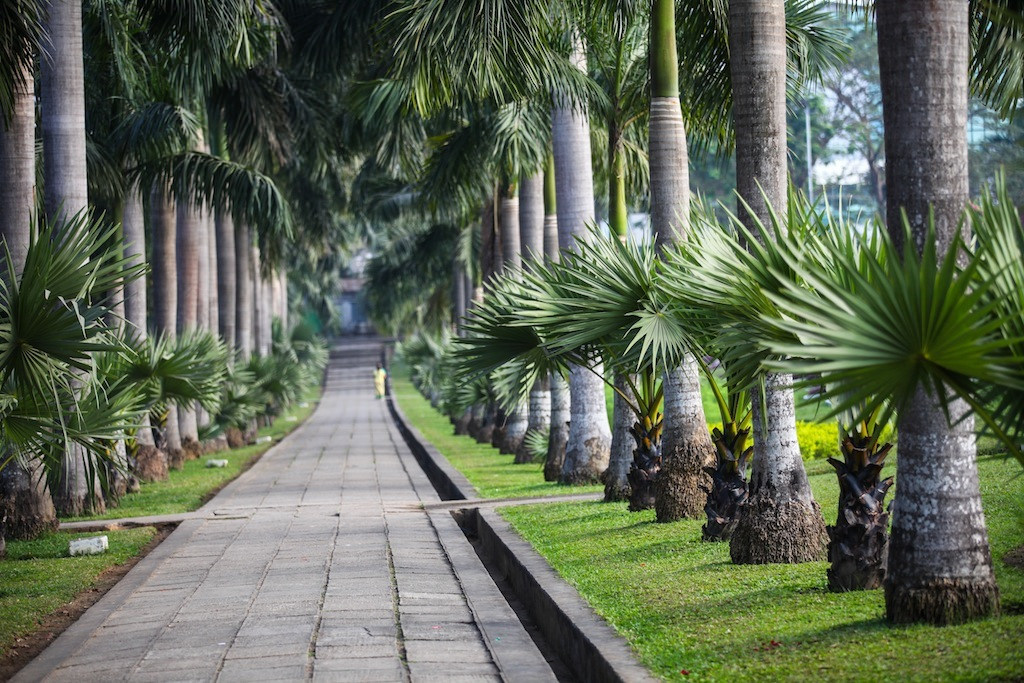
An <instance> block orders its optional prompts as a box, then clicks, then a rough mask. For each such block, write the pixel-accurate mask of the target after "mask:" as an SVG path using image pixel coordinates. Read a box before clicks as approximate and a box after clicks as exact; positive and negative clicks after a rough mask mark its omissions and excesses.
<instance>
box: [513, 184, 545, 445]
mask: <svg viewBox="0 0 1024 683" xmlns="http://www.w3.org/2000/svg"><path fill="white" fill-rule="evenodd" d="M519 248H520V252H521V253H522V260H523V261H526V262H529V261H535V260H537V259H541V260H543V258H544V175H543V173H535V174H534V175H532V176H527V175H526V174H523V178H522V180H521V181H520V184H519ZM550 423H551V389H550V383H549V382H548V379H547V378H546V377H545V378H543V379H539V380H537V381H536V382H534V385H533V387H531V388H530V403H529V411H528V418H527V423H526V433H525V434H524V435H523V441H522V442H521V443H520V444H519V448H518V449H516V459H515V461H516V462H517V463H525V462H532V461H533V454H532V453H531V452H530V449H529V447H528V441H527V436H528V435H529V434H531V433H540V432H543V431H544V430H545V429H547V428H548V426H549V425H550Z"/></svg>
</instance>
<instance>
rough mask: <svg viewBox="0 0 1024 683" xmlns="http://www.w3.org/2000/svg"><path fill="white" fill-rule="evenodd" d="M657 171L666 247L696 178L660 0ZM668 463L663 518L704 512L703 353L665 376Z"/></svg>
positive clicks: (668, 15)
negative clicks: (692, 177) (691, 176)
mask: <svg viewBox="0 0 1024 683" xmlns="http://www.w3.org/2000/svg"><path fill="white" fill-rule="evenodd" d="M649 50H650V70H651V105H650V107H651V110H650V123H649V130H650V144H649V149H650V152H649V154H650V169H651V170H650V173H651V229H652V231H653V232H654V233H655V235H656V239H657V241H658V244H659V245H669V244H672V243H673V242H674V241H675V240H677V239H680V238H682V237H683V235H685V233H686V227H687V221H688V219H689V215H690V182H689V168H688V163H689V162H688V151H687V142H686V128H685V126H684V125H683V116H682V107H681V106H680V102H679V72H678V59H677V58H676V28H675V3H674V2H672V1H671V0H654V2H653V3H652V7H651V15H650V47H649ZM664 387H665V388H664V394H665V429H664V431H663V433H662V458H663V466H662V469H661V472H660V474H659V476H658V479H657V480H656V483H655V511H656V515H657V519H658V521H659V522H671V521H675V520H677V519H683V518H686V517H699V516H700V515H701V514H703V512H704V504H705V501H706V499H707V495H706V493H705V491H704V488H707V475H706V473H705V471H704V468H705V467H707V466H708V465H709V464H711V462H712V461H713V460H714V455H713V453H714V451H713V449H712V445H711V440H710V438H709V436H708V430H707V419H706V418H705V416H704V407H703V403H702V402H701V391H700V373H699V371H698V369H697V361H696V359H695V358H694V357H693V356H692V355H690V354H687V355H686V356H684V357H683V363H682V365H681V366H680V367H678V368H675V369H672V370H669V371H668V372H666V373H665V377H664Z"/></svg>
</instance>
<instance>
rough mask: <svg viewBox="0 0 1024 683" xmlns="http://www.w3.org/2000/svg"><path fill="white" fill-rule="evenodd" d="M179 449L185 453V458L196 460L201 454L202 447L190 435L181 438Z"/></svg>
mask: <svg viewBox="0 0 1024 683" xmlns="http://www.w3.org/2000/svg"><path fill="white" fill-rule="evenodd" d="M181 450H182V451H184V453H185V459H186V460H196V459H198V458H199V457H201V456H202V455H203V447H202V445H201V444H200V443H199V441H197V440H196V439H193V438H192V437H191V436H189V437H186V438H184V439H182V440H181Z"/></svg>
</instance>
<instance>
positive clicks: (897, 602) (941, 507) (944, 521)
mask: <svg viewBox="0 0 1024 683" xmlns="http://www.w3.org/2000/svg"><path fill="white" fill-rule="evenodd" d="M876 14H877V22H878V60H879V67H880V73H881V80H882V106H883V111H884V118H885V155H886V192H887V199H888V202H887V206H888V211H887V221H888V225H889V230H890V232H891V233H892V237H893V240H894V241H895V242H896V244H897V245H898V246H903V247H904V248H905V249H908V250H909V249H910V248H911V247H913V248H914V249H915V250H916V251H917V252H918V253H920V252H922V250H924V249H925V248H926V246H928V245H926V242H927V241H929V240H932V239H935V240H936V245H935V247H936V249H937V250H938V252H939V254H944V253H946V252H947V251H949V250H952V249H955V248H956V246H955V245H956V242H957V240H958V238H959V237H960V226H961V213H962V211H963V209H964V206H965V204H966V201H967V193H968V177H967V138H966V130H967V94H968V82H967V76H968V59H969V54H970V42H969V41H970V16H969V9H968V5H967V3H963V2H953V1H951V0H943V1H942V2H935V3H931V4H929V5H928V7H927V8H919V7H917V6H915V5H913V4H908V3H900V2H895V1H893V0H879V1H878V2H877V3H876ZM902 215H906V217H907V220H908V221H909V225H910V231H909V237H910V238H911V239H912V240H913V244H906V245H903V241H904V232H903V224H902V220H901V216H902ZM932 219H933V220H934V232H931V231H930V230H929V227H930V223H931V221H932ZM944 401H945V397H942V396H936V395H935V393H934V391H930V390H929V389H927V388H926V387H924V386H919V387H918V389H917V391H916V394H915V396H914V400H913V401H912V402H911V404H910V405H909V406H908V409H907V410H905V411H904V412H902V413H900V416H899V421H898V430H899V473H898V483H899V486H898V487H897V489H896V497H895V499H894V501H893V518H892V538H891V542H890V545H889V565H888V573H887V575H886V582H885V594H886V616H887V618H888V619H889V620H890V621H893V622H897V623H904V622H915V621H926V622H931V623H950V622H961V621H966V620H969V619H974V618H977V617H982V616H986V615H989V614H992V613H994V612H996V611H998V609H999V597H998V595H999V594H998V590H997V588H996V584H995V577H994V575H993V573H992V559H991V554H990V551H989V545H988V535H987V533H986V528H985V516H984V513H983V512H982V509H981V497H980V493H979V490H978V474H977V466H976V463H975V454H976V450H975V437H974V420H973V418H971V417H968V414H969V408H968V406H967V405H966V404H965V403H964V402H962V401H957V400H954V401H950V402H949V404H948V405H945V404H944ZM947 411H948V414H947ZM947 417H948V418H949V421H947ZM951 425H952V426H951ZM940 482H941V485H940V484H939V483H940Z"/></svg>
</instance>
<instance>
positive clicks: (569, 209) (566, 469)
mask: <svg viewBox="0 0 1024 683" xmlns="http://www.w3.org/2000/svg"><path fill="white" fill-rule="evenodd" d="M572 60H573V63H574V64H575V66H576V67H577V68H579V69H580V70H582V71H585V70H586V53H585V51H584V49H583V42H582V40H581V39H579V37H576V38H574V45H573V55H572ZM551 138H552V143H553V147H554V157H555V187H556V193H557V196H558V206H557V213H558V244H559V247H560V248H561V249H572V248H573V246H574V242H575V238H576V237H577V236H578V237H580V238H583V237H584V236H585V235H586V225H587V223H588V222H589V223H592V222H594V221H595V214H594V176H593V166H592V160H591V156H590V122H589V120H588V117H587V112H586V106H585V105H584V104H581V103H576V104H575V105H574V103H572V102H569V101H568V99H567V97H566V96H565V95H563V94H556V95H555V106H554V108H553V109H552V112H551ZM594 371H595V372H596V373H598V374H600V373H601V372H602V368H601V366H600V364H597V365H596V366H595V367H594ZM598 374H595V373H594V372H591V371H590V370H587V369H585V368H580V367H574V368H572V370H571V371H570V373H569V394H570V397H571V398H570V402H571V406H570V420H569V436H568V440H567V442H566V445H565V460H564V462H563V463H562V473H561V476H560V477H559V482H561V483H563V484H589V483H595V482H598V481H599V480H600V476H601V473H602V472H604V471H605V470H606V469H608V459H609V455H610V452H611V442H612V433H611V427H609V425H608V412H607V410H606V408H605V399H604V382H603V381H602V380H601V378H600V377H599V376H598Z"/></svg>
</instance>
